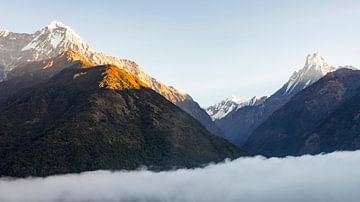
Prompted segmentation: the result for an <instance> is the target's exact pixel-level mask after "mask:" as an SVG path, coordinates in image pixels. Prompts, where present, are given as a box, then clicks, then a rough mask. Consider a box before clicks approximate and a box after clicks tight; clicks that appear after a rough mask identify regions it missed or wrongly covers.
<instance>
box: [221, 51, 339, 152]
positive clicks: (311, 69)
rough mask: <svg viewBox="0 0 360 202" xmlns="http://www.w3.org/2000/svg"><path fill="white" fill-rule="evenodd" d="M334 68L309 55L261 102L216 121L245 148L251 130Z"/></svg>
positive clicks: (316, 56)
mask: <svg viewBox="0 0 360 202" xmlns="http://www.w3.org/2000/svg"><path fill="white" fill-rule="evenodd" d="M334 70H336V68H335V67H333V66H330V65H328V64H327V63H326V62H325V59H324V58H323V57H322V56H321V55H320V54H319V53H313V54H309V55H308V56H307V57H306V61H305V64H304V66H303V67H302V68H301V69H300V70H298V71H295V72H294V73H293V74H292V75H291V77H290V79H289V80H288V82H286V83H285V84H284V85H283V86H282V87H281V88H280V89H279V90H277V91H276V92H275V93H274V94H272V95H271V96H270V97H269V98H267V99H266V100H265V101H264V102H263V103H262V104H261V105H258V106H249V107H244V108H240V109H238V110H236V111H234V112H233V113H229V114H228V115H227V116H225V117H224V118H222V119H219V120H216V124H217V125H218V126H219V127H220V129H221V130H222V131H223V132H224V137H225V138H226V139H228V140H229V141H230V142H232V143H234V144H236V145H238V146H241V147H242V146H243V144H244V143H245V142H246V140H247V139H248V137H249V136H250V135H251V134H252V132H253V131H254V130H255V129H256V128H257V127H258V126H259V125H261V124H262V123H263V122H264V121H265V120H267V119H268V118H269V116H270V115H272V114H273V113H274V112H275V111H276V110H278V109H279V108H281V107H282V106H283V105H285V104H286V103H287V102H288V101H289V100H290V99H291V97H292V96H294V95H295V94H297V93H298V92H300V91H302V90H304V89H306V88H307V87H309V86H311V85H312V84H313V83H315V82H316V81H318V80H319V79H320V78H322V77H323V76H324V75H326V74H327V73H329V72H333V71H334Z"/></svg>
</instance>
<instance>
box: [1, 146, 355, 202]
mask: <svg viewBox="0 0 360 202" xmlns="http://www.w3.org/2000/svg"><path fill="white" fill-rule="evenodd" d="M359 200H360V151H355V152H334V153H331V154H326V155H316V156H310V155H305V156H301V157H286V158H270V159H265V158H263V157H253V158H240V159H237V160H234V161H227V162H223V163H219V164H213V165H208V166H206V167H205V168H198V169H180V170H174V171H167V172H151V171H147V170H137V171H117V172H110V171H94V172H85V173H81V174H67V175H59V176H50V177H46V178H26V179H7V178H2V179H0V201H1V202H55V201H56V202H68V201H71V202H73V201H74V202H78V201H79V202H80V201H81V202H82V201H84V202H93V201H94V202H95V201H96V202H98V201H99V202H100V201H101V202H103V201H104V202H118V201H119V202H122V201H125V202H135V201H139V202H143V201H144V202H145V201H154V202H212V201H214V202H233V201H243V202H359Z"/></svg>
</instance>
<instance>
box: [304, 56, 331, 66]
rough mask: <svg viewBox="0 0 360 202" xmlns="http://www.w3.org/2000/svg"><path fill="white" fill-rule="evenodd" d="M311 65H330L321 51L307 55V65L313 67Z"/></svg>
mask: <svg viewBox="0 0 360 202" xmlns="http://www.w3.org/2000/svg"><path fill="white" fill-rule="evenodd" d="M311 66H321V67H324V66H328V64H327V63H326V61H325V59H324V57H323V56H321V54H320V53H319V52H315V53H312V54H308V55H307V57H306V62H305V67H311Z"/></svg>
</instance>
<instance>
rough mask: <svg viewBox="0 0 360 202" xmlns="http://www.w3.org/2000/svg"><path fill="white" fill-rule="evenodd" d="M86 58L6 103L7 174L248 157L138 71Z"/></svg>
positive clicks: (1, 138)
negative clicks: (92, 64)
mask: <svg viewBox="0 0 360 202" xmlns="http://www.w3.org/2000/svg"><path fill="white" fill-rule="evenodd" d="M87 63H88V62H78V63H75V64H72V65H71V66H70V67H67V68H63V69H62V70H61V71H60V72H59V73H57V74H56V75H54V76H52V77H51V78H50V79H48V80H46V81H43V82H40V83H38V84H36V85H35V86H33V87H30V88H26V89H23V90H22V91H19V92H18V93H15V94H14V95H12V96H11V97H10V98H8V99H7V100H6V101H5V102H4V103H3V104H2V105H0V112H1V113H0V159H1V161H0V176H16V177H19V176H21V177H23V176H30V175H31V176H47V175H53V174H62V173H72V172H82V171H91V170H98V169H110V170H112V169H136V168H138V167H139V166H148V167H150V168H151V169H157V170H162V169H170V168H173V167H194V166H200V165H202V164H204V163H208V162H210V161H214V162H218V161H222V160H223V159H224V158H236V157H239V156H242V155H245V153H244V152H242V151H240V150H239V149H237V148H236V147H235V146H233V145H231V144H230V143H228V142H227V141H225V140H224V139H222V138H219V137H216V136H214V135H212V134H211V133H209V132H208V131H207V130H206V129H205V128H204V127H203V126H202V125H201V124H200V123H199V122H198V121H197V120H195V119H194V118H193V117H192V116H190V115H188V114H187V113H185V112H183V111H182V110H181V109H180V108H178V107H177V106H175V105H174V104H172V103H171V102H169V101H168V100H166V99H165V98H164V97H163V96H161V95H159V94H158V93H156V92H155V91H153V90H152V89H151V88H149V86H148V85H147V84H146V83H144V82H143V81H141V80H140V79H138V78H137V77H135V76H133V75H132V74H130V73H128V72H126V71H124V70H122V69H120V68H118V67H116V66H113V65H105V66H96V67H86V65H83V64H87ZM30 65H31V64H30ZM84 66H85V67H84Z"/></svg>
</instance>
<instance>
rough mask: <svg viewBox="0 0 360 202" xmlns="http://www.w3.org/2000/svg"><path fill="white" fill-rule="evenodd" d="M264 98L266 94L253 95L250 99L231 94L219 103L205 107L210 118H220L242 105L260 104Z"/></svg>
mask: <svg viewBox="0 0 360 202" xmlns="http://www.w3.org/2000/svg"><path fill="white" fill-rule="evenodd" d="M266 98H267V97H266V96H263V97H256V96H255V97H253V98H251V99H250V100H245V99H241V98H239V97H236V96H232V97H229V98H226V99H225V100H223V101H221V102H219V103H216V104H214V105H211V106H209V107H208V108H206V112H207V113H208V114H209V115H210V117H211V118H212V120H217V119H222V118H224V117H225V116H227V115H228V114H229V113H232V112H234V111H236V110H238V109H240V108H242V107H245V106H256V105H260V104H262V103H263V102H264V101H265V100H266Z"/></svg>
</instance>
